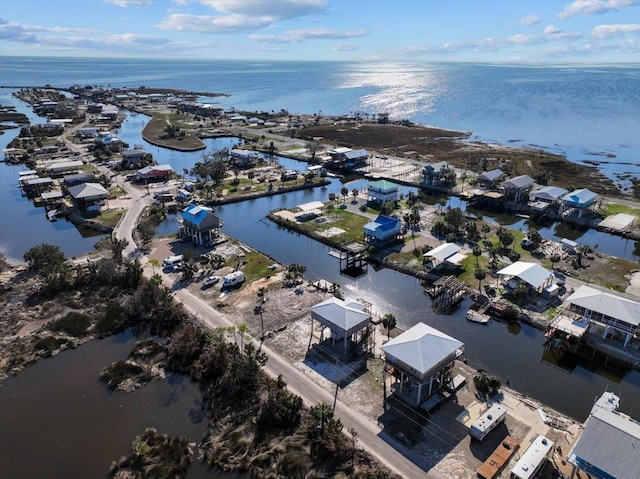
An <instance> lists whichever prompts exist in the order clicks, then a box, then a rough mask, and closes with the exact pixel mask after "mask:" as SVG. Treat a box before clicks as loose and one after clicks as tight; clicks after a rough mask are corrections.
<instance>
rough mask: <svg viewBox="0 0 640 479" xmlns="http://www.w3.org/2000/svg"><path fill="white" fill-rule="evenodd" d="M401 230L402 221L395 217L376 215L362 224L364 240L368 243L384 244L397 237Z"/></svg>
mask: <svg viewBox="0 0 640 479" xmlns="http://www.w3.org/2000/svg"><path fill="white" fill-rule="evenodd" d="M401 232H402V223H401V222H400V220H399V219H397V218H391V217H389V216H384V215H378V217H377V218H376V219H375V220H373V221H370V222H369V223H367V224H366V225H364V241H365V243H370V244H384V243H386V242H387V241H391V240H393V239H395V238H397V237H398V236H399V235H400V234H401Z"/></svg>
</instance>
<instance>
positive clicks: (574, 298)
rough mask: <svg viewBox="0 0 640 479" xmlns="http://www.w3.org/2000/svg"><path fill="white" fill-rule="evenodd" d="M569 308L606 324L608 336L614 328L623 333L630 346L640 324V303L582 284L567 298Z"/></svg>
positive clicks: (591, 319)
mask: <svg viewBox="0 0 640 479" xmlns="http://www.w3.org/2000/svg"><path fill="white" fill-rule="evenodd" d="M566 302H567V303H568V304H569V308H568V309H569V310H570V311H573V312H574V313H578V314H580V315H582V316H583V317H584V318H585V319H588V320H590V321H595V322H596V323H600V324H602V325H604V327H605V328H604V335H603V338H606V337H607V336H608V335H609V334H610V333H611V332H612V330H614V331H616V332H618V333H621V334H622V335H623V336H624V338H625V340H624V346H625V347H626V346H628V344H629V341H631V338H633V335H634V333H635V332H636V331H638V326H639V325H640V303H638V302H636V301H633V300H631V299H627V298H624V297H622V296H618V295H615V294H612V293H609V292H606V291H600V290H599V289H596V288H592V287H591V286H580V287H579V288H578V289H577V290H576V291H575V292H574V293H573V294H572V295H571V296H569V297H568V298H567V299H566Z"/></svg>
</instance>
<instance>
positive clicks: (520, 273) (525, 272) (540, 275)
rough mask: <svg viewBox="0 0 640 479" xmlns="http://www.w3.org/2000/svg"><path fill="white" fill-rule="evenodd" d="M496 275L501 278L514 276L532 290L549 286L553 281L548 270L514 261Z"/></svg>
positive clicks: (536, 265)
mask: <svg viewBox="0 0 640 479" xmlns="http://www.w3.org/2000/svg"><path fill="white" fill-rule="evenodd" d="M498 274H499V275H502V276H512V277H513V276H515V277H517V278H518V279H520V280H522V281H524V282H525V283H527V284H529V285H530V286H531V287H532V288H534V289H541V288H544V287H545V286H546V285H548V284H550V283H551V281H552V279H553V275H552V274H551V272H550V271H549V270H548V269H546V268H544V267H543V266H540V265H539V264H537V263H527V262H526V261H516V262H515V263H513V264H510V265H509V266H507V267H506V268H502V269H501V270H500V271H498Z"/></svg>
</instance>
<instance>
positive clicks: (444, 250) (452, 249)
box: [423, 243, 467, 266]
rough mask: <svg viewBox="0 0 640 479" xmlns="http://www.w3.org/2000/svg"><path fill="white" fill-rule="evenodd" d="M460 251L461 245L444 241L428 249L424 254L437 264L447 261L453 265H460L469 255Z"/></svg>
mask: <svg viewBox="0 0 640 479" xmlns="http://www.w3.org/2000/svg"><path fill="white" fill-rule="evenodd" d="M459 251H460V246H458V245H457V244H455V243H442V244H441V245H440V246H436V247H435V248H433V249H432V250H431V251H427V252H426V253H425V254H424V255H423V256H424V257H425V258H429V259H430V260H431V261H433V262H434V263H435V265H436V266H439V265H441V264H445V263H447V264H450V265H453V266H459V265H460V263H462V261H464V259H465V258H466V257H467V255H466V254H462V253H459Z"/></svg>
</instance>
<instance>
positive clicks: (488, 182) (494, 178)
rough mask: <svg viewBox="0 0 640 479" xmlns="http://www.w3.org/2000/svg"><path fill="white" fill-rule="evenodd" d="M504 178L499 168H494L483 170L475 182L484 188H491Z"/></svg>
mask: <svg viewBox="0 0 640 479" xmlns="http://www.w3.org/2000/svg"><path fill="white" fill-rule="evenodd" d="M503 178H504V172H503V171H502V170H501V169H500V168H496V169H495V170H491V171H485V172H484V173H482V174H481V175H478V177H477V178H476V182H477V183H478V184H479V185H480V186H482V187H484V188H493V187H494V186H496V185H497V184H498V182H499V181H501V180H502V179H503Z"/></svg>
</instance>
